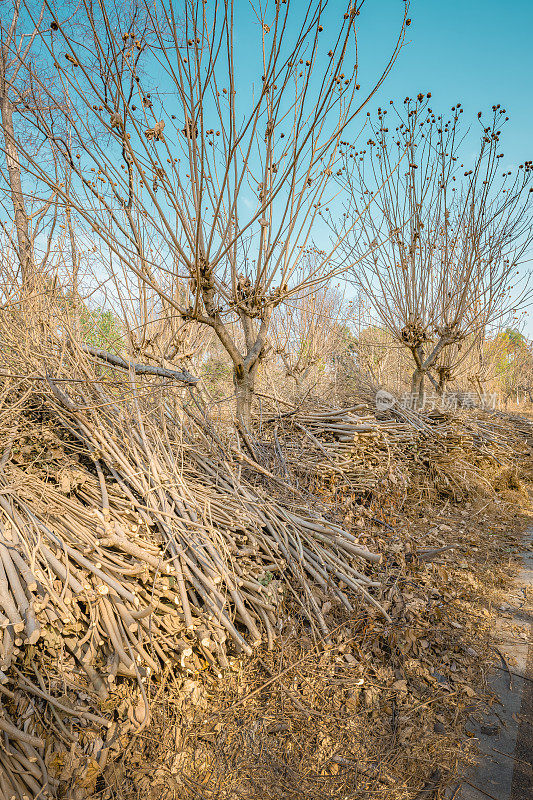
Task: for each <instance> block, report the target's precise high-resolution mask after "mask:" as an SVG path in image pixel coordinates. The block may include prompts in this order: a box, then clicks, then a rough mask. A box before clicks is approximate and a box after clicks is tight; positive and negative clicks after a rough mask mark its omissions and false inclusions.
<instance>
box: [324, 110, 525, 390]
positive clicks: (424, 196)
mask: <svg viewBox="0 0 533 800" xmlns="http://www.w3.org/2000/svg"><path fill="white" fill-rule="evenodd" d="M430 97H431V95H430V94H428V95H427V97H426V96H425V95H422V94H420V95H418V97H417V98H416V99H415V100H414V101H412V100H410V99H409V98H406V100H405V101H404V111H403V112H400V111H398V110H397V108H396V107H395V106H394V105H393V104H392V103H391V106H390V107H389V108H380V109H378V112H377V116H376V118H375V119H374V118H369V129H368V130H369V134H370V135H369V138H368V140H367V143H366V147H365V148H364V149H363V150H360V149H358V148H357V146H356V145H349V144H347V145H346V146H345V147H344V148H343V159H344V166H345V170H344V171H343V172H342V173H341V175H340V176H339V177H338V178H337V180H338V181H339V183H340V184H341V186H342V189H343V191H344V193H345V211H344V215H343V219H342V221H341V222H340V223H338V222H337V221H336V220H334V219H332V218H331V215H330V216H329V218H328V220H329V224H330V226H331V228H332V230H333V231H334V238H335V239H336V240H337V239H338V238H343V244H342V249H343V262H344V263H345V264H353V265H355V266H354V267H353V269H352V272H351V274H352V278H353V280H354V282H355V284H356V286H357V289H358V291H359V292H360V293H361V294H362V296H363V297H365V298H366V300H367V302H368V303H369V305H370V307H371V308H372V310H373V313H374V314H375V316H376V317H377V318H378V320H379V322H380V324H381V325H382V326H383V327H384V328H385V329H386V330H388V331H389V332H390V333H391V334H392V336H393V337H394V340H395V341H396V342H397V343H398V344H399V345H401V346H402V347H404V348H405V349H406V352H407V353H409V354H410V356H411V363H412V366H413V374H412V392H413V396H414V398H418V400H417V402H420V403H422V402H423V395H424V382H425V379H426V378H428V379H429V380H430V381H431V383H432V384H433V386H434V387H435V388H436V389H437V390H438V391H439V392H442V391H443V390H444V387H445V385H446V383H447V381H449V380H451V379H452V378H453V374H454V370H455V369H456V367H457V365H458V364H459V362H460V361H461V359H463V358H464V357H465V355H466V354H467V352H468V351H469V349H470V348H472V347H473V346H475V344H476V342H478V341H480V339H482V338H483V336H484V333H485V331H486V330H487V328H488V326H490V325H494V324H496V323H498V322H499V321H503V320H505V319H506V318H508V317H509V316H512V315H513V313H514V312H515V310H516V309H517V308H518V307H519V306H520V305H521V304H523V303H524V302H525V301H526V299H527V298H528V297H529V287H528V280H527V275H526V274H525V273H522V275H521V276H520V270H519V267H520V265H521V264H522V263H523V262H524V261H525V259H526V256H527V253H528V250H529V247H530V245H531V241H532V238H533V228H532V225H531V222H532V219H531V210H532V205H531V202H530V201H531V195H530V192H531V191H533V189H531V188H530V185H531V178H532V175H533V164H532V162H531V161H526V162H525V163H524V164H520V166H519V167H518V168H517V169H514V170H513V169H509V168H508V167H507V166H506V165H505V166H504V163H505V161H504V155H503V153H502V152H501V143H500V139H501V129H502V127H503V125H504V124H505V122H507V120H508V117H507V116H506V112H505V110H504V109H502V108H500V106H499V105H496V106H493V108H492V113H491V115H490V119H489V120H488V121H484V118H483V115H482V114H481V113H479V114H478V121H479V125H480V129H479V134H480V135H479V138H478V139H477V141H474V142H473V134H472V132H471V131H462V129H461V121H462V116H461V115H462V111H463V109H462V108H461V104H457V106H454V107H453V108H452V110H451V116H450V117H449V118H448V119H445V118H444V117H442V116H440V115H438V114H436V113H435V112H434V111H432V109H431V108H429V102H430V101H429V98H430ZM471 148H473V151H474V155H473V156H470V155H469V151H470V149H471ZM389 176H390V177H389ZM385 177H388V180H386V181H385V180H384V178H385ZM376 192H377V196H376V200H375V202H374V203H373V205H372V208H371V210H370V212H369V213H368V214H366V215H364V217H363V218H362V219H361V224H360V226H359V227H358V228H354V227H353V224H352V222H353V220H354V219H355V218H356V217H357V218H359V210H360V209H361V208H362V207H363V206H365V204H366V202H367V198H368V197H369V196H372V195H374V194H375V193H376Z"/></svg>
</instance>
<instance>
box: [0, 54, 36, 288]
mask: <svg viewBox="0 0 533 800" xmlns="http://www.w3.org/2000/svg"><path fill="white" fill-rule="evenodd" d="M7 92H8V83H7V79H6V76H5V53H1V54H0V118H1V121H2V131H3V134H4V141H5V154H6V165H7V172H8V178H9V188H10V190H11V200H12V203H13V210H14V214H15V228H16V231H17V245H18V257H19V263H20V269H21V279H22V288H23V290H25V291H26V292H31V291H33V290H34V289H35V277H36V276H35V265H34V261H33V248H32V242H31V237H30V229H29V221H28V215H27V213H26V207H25V204H24V194H23V192H22V179H21V168H20V160H19V154H18V150H17V146H16V139H15V128H14V125H13V104H12V102H11V100H10V99H9V97H8V93H7Z"/></svg>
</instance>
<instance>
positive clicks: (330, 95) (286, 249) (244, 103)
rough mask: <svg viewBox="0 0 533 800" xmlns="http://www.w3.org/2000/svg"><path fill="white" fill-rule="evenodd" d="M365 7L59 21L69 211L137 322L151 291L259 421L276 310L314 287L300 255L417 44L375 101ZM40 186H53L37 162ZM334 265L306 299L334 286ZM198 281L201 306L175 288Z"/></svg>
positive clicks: (191, 3)
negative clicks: (130, 289) (125, 290)
mask: <svg viewBox="0 0 533 800" xmlns="http://www.w3.org/2000/svg"><path fill="white" fill-rule="evenodd" d="M362 5H363V4H362V3H361V4H359V5H357V4H349V5H347V6H345V10H341V8H338V9H337V8H335V9H330V8H329V4H328V2H327V0H312V2H310V3H308V4H306V5H305V6H304V7H303V8H302V6H300V5H298V4H296V3H294V2H291V0H288V1H287V2H279V1H276V2H268V3H265V4H253V3H252V4H239V6H238V8H236V7H235V6H234V3H233V2H230V0H227V1H226V2H223V3H210V4H207V3H206V2H202V1H201V0H186V2H184V3H183V4H181V3H180V4H179V8H178V7H176V6H175V5H174V4H173V3H172V0H157V2H155V3H148V2H143V0H141V2H139V3H137V4H136V6H135V8H134V10H133V11H131V10H130V12H129V13H126V12H124V13H122V14H121V15H120V17H119V16H118V15H115V16H114V14H113V12H114V8H113V6H112V4H111V3H106V2H104V1H103V0H99V2H92V0H83V2H82V3H81V4H80V8H79V10H78V12H76V14H75V15H74V17H73V18H72V19H69V20H63V18H62V13H61V7H58V9H57V12H54V11H53V9H52V6H51V5H50V6H48V11H49V14H50V18H49V19H48V20H46V24H47V25H49V26H50V28H49V29H47V30H46V31H45V32H43V35H42V40H41V41H42V44H44V45H45V46H46V49H47V51H48V54H49V57H50V60H51V62H52V63H53V66H54V69H55V71H56V74H57V77H58V80H59V81H60V82H61V85H62V88H63V93H64V96H65V98H68V103H69V110H68V112H66V117H67V122H68V130H69V137H68V138H67V136H66V135H65V134H64V125H61V124H59V123H58V115H57V114H55V115H52V116H50V115H47V114H46V113H37V114H34V115H33V116H34V121H35V124H36V126H37V128H38V129H39V131H40V133H41V135H42V136H44V137H45V138H46V139H47V140H49V141H52V142H53V143H54V146H55V147H56V148H57V150H58V151H59V152H60V153H61V155H62V157H63V158H64V159H65V160H66V162H67V163H68V164H69V167H70V169H71V170H72V172H73V175H74V181H73V189H72V191H71V193H70V195H69V198H68V201H69V204H70V205H71V206H72V208H73V209H75V211H76V213H77V214H78V215H79V216H80V217H81V218H82V219H83V220H85V222H86V223H88V224H89V225H90V226H91V229H92V235H93V236H94V237H100V238H101V239H102V240H103V241H104V242H105V245H106V246H107V247H108V248H109V249H110V251H111V253H112V254H113V256H114V258H115V259H116V260H117V261H118V262H119V263H121V264H122V265H124V267H125V268H126V269H127V271H128V272H129V273H130V274H132V275H135V276H136V278H137V280H138V281H139V293H140V298H139V309H140V312H143V309H144V313H145V315H146V314H147V313H148V310H147V306H148V305H150V303H153V298H152V299H151V298H150V292H152V293H153V294H155V295H156V296H157V297H158V302H160V301H164V302H166V303H168V304H169V305H170V306H172V307H173V308H174V309H175V310H176V312H177V313H179V314H180V315H181V316H182V317H183V318H184V319H189V320H197V321H199V322H200V323H205V324H206V325H208V326H210V327H211V328H212V329H213V330H214V331H215V333H216V335H217V336H218V338H219V339H220V341H221V342H222V344H223V346H224V347H225V349H226V351H227V353H228V354H229V356H230V358H231V360H232V362H233V367H234V373H235V378H234V380H235V388H236V393H237V400H238V406H239V401H240V406H239V407H238V413H239V414H241V413H244V412H245V409H246V414H245V415H246V417H247V418H248V417H249V407H250V404H251V396H252V392H253V381H254V375H255V371H256V370H257V365H258V362H259V359H260V358H261V355H262V353H263V351H264V346H265V341H266V335H267V331H268V327H269V324H270V318H271V314H272V310H273V308H274V307H275V306H276V305H277V304H278V303H279V302H280V300H281V299H282V298H283V297H284V296H287V294H289V293H291V292H297V291H298V290H299V288H301V287H299V286H298V285H297V282H296V281H295V280H294V277H295V273H296V270H297V269H298V267H299V264H300V260H301V256H302V253H303V252H304V251H305V249H306V248H307V247H308V246H309V244H310V242H311V235H312V230H313V226H314V223H315V221H316V219H317V215H318V214H319V211H320V209H321V207H322V206H323V205H324V202H325V201H327V200H329V199H331V197H332V196H333V195H334V194H335V193H336V192H337V191H338V189H337V187H336V186H335V184H334V180H333V179H332V175H333V174H334V171H335V169H336V168H337V166H338V160H339V157H340V151H339V141H340V137H341V136H342V133H343V131H344V130H345V129H346V127H347V126H348V125H349V123H350V122H351V121H352V120H353V119H354V117H355V116H356V115H357V114H358V113H359V112H360V111H361V109H362V108H363V107H364V106H365V104H366V102H367V101H368V99H369V97H370V96H372V95H373V93H374V92H375V90H376V89H377V88H378V86H379V85H380V84H381V82H382V81H383V79H384V77H385V76H386V74H387V73H388V71H389V70H390V68H391V66H392V64H393V62H394V60H395V58H396V55H397V53H398V50H399V48H400V47H401V44H402V41H403V35H404V25H403V24H402V26H401V30H400V34H399V37H398V40H397V43H396V46H395V48H394V50H393V52H392V54H391V57H390V60H389V62H388V63H387V64H386V65H385V67H384V70H383V72H382V74H381V75H380V76H379V77H378V78H377V80H376V81H375V82H374V83H373V84H371V85H372V88H371V89H370V91H369V92H366V93H365V95H364V96H362V97H361V98H360V96H359V83H358V81H359V60H358V47H357V42H358V38H357V37H358V17H359V14H360V12H361V8H362ZM326 10H327V14H326ZM404 10H405V12H407V4H406V6H405V7H404ZM331 14H333V20H334V22H333V24H330V26H329V28H328V25H327V24H326V22H325V19H326V18H327V19H328V20H329V21H330V20H331ZM404 22H405V17H404ZM242 37H246V40H247V42H251V43H252V46H253V44H254V43H255V44H256V47H255V49H254V50H252V52H254V53H256V54H257V55H256V58H255V60H254V61H253V63H251V64H250V65H247V64H243V63H242V60H240V59H239V42H240V41H242ZM45 91H46V87H45V86H39V92H41V93H42V92H45ZM34 107H36V106H35V105H34ZM33 170H34V172H35V174H36V175H37V176H38V177H39V178H40V179H41V180H43V181H44V182H47V181H48V182H50V181H49V177H48V175H47V174H46V172H45V171H43V170H42V168H41V166H40V164H39V162H38V161H37V160H35V161H34V163H33ZM54 189H55V190H56V191H57V192H58V194H59V195H60V197H62V199H63V200H66V198H65V196H64V195H65V192H64V189H63V188H62V187H61V185H57V184H56V183H54ZM337 244H338V243H336V244H335V245H334V247H333V249H335V247H336V245H337ZM330 255H331V253H328V254H325V256H324V260H323V262H321V263H319V264H317V267H316V271H312V272H311V273H309V274H307V275H306V276H305V283H306V285H313V284H314V283H320V282H323V281H324V280H325V279H327V277H328V276H329V273H328V271H327V270H324V264H325V263H327V262H328V260H329V257H330ZM184 282H185V283H186V288H187V290H188V294H189V295H191V296H192V299H191V302H190V303H189V304H185V303H183V302H180V299H179V297H180V296H183V293H181V294H180V292H181V290H180V291H177V289H176V286H177V284H180V285H181V284H183V283H184ZM234 321H238V322H239V324H240V326H241V328H242V331H243V334H244V341H245V346H244V349H243V348H242V347H240V346H239V344H238V342H237V341H236V340H235V338H234V337H232V335H231V331H230V327H229V326H228V323H230V322H231V323H233V322H234ZM139 346H140V347H142V341H141V342H140V343H139ZM246 423H248V419H247V420H246Z"/></svg>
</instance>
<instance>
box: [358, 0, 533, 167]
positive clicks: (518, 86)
mask: <svg viewBox="0 0 533 800" xmlns="http://www.w3.org/2000/svg"><path fill="white" fill-rule="evenodd" d="M402 5H403V3H402V2H401V0H377V2H376V1H375V0H370V2H368V0H367V2H366V3H365V5H364V7H363V12H362V14H361V17H360V20H361V48H362V62H363V63H362V66H363V69H364V61H363V59H365V60H366V59H368V63H369V64H371V63H372V60H373V59H374V58H375V55H378V57H379V55H381V59H382V58H383V55H384V48H383V46H382V44H381V43H380V44H377V45H376V44H374V42H373V41H372V40H374V39H375V38H376V37H379V38H380V39H381V38H382V37H381V35H380V32H383V33H384V36H383V39H385V38H386V37H387V33H388V41H389V43H390V41H391V39H392V35H393V33H394V30H395V24H397V23H396V20H397V18H398V15H399V12H400V13H401V7H402ZM409 16H410V18H411V20H412V23H411V25H410V27H409V29H408V37H407V42H406V46H405V47H404V49H403V51H402V52H401V53H400V56H399V59H398V61H397V63H396V65H395V67H394V69H393V71H392V73H391V75H390V76H389V78H388V79H387V82H386V84H385V86H384V87H383V89H382V91H381V94H380V99H381V101H383V100H388V99H399V98H402V97H404V96H405V95H408V94H411V95H412V94H414V93H416V92H417V91H419V90H420V91H431V92H432V94H433V105H434V107H435V108H437V107H438V108H446V107H449V106H451V105H453V104H454V103H456V102H458V101H459V102H461V103H462V104H463V106H464V109H465V118H469V117H473V116H474V115H475V113H476V112H477V111H481V110H485V109H490V107H491V106H492V104H493V103H501V104H502V106H505V108H506V109H507V110H508V111H509V112H510V114H509V116H510V121H509V123H508V126H507V129H506V132H505V137H504V139H503V145H504V146H503V150H504V152H505V153H506V155H507V157H508V159H509V160H510V161H512V162H514V163H520V162H521V161H523V160H524V159H526V158H532V157H533V143H532V137H531V123H532V108H533V85H532V82H531V77H532V74H533V47H532V44H531V33H532V30H533V3H532V2H531V0H512V2H506V3H502V2H501V0H499V2H498V1H497V0H446V2H444V0H413V2H412V3H411V8H410V12H409ZM365 34H366V35H365ZM369 40H370V41H369ZM389 46H390V45H389ZM377 66H378V63H376V66H375V67H374V69H376V67H377ZM465 121H466V119H465Z"/></svg>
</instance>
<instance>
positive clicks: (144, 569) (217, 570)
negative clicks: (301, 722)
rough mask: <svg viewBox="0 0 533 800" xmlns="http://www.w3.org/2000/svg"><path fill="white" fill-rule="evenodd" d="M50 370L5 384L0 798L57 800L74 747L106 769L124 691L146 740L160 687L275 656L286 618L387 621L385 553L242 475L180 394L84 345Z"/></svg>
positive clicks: (320, 635)
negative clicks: (368, 611) (63, 764)
mask: <svg viewBox="0 0 533 800" xmlns="http://www.w3.org/2000/svg"><path fill="white" fill-rule="evenodd" d="M31 366H32V365H31V364H29V365H25V367H26V370H27V373H28V375H31V372H32V370H31ZM11 369H12V370H14V367H12V368H11ZM20 370H21V365H20V364H19V365H18V367H17V371H18V372H20ZM50 373H51V370H50V360H48V377H47V379H46V381H43V380H41V378H40V377H39V379H35V380H31V378H28V379H24V378H21V379H17V380H15V381H14V380H13V379H10V378H7V377H6V378H4V385H3V387H2V388H3V392H2V407H1V408H0V415H1V417H0V419H1V420H2V429H1V434H2V443H1V445H0V730H1V731H2V733H3V736H2V740H1V743H0V767H1V770H0V772H1V778H0V798H1V799H2V800H4V798H11V797H15V798H17V799H18V798H24V797H36V796H39V797H53V796H55V795H56V794H57V792H58V791H59V787H60V780H59V778H58V774H57V770H55V771H54V769H53V768H51V766H50V765H53V764H54V763H56V762H57V758H59V756H60V755H61V754H62V753H64V751H65V748H67V749H68V748H69V747H72V748H74V749H75V750H77V751H78V752H80V753H82V754H83V757H84V758H86V759H89V760H90V759H93V760H94V759H95V758H96V760H97V762H98V763H99V759H102V758H104V759H105V753H106V746H105V742H106V741H107V738H108V737H109V735H111V734H110V732H113V731H115V723H114V721H113V710H114V707H115V706H116V700H113V698H116V692H119V693H120V691H121V687H122V686H123V685H124V681H125V682H126V685H128V682H129V685H131V686H132V687H136V688H134V689H132V690H131V693H130V695H129V696H128V698H127V705H128V714H127V716H128V720H129V724H130V727H131V728H132V729H134V730H141V729H142V728H143V727H145V725H146V724H148V721H149V719H150V710H149V705H148V701H147V696H146V691H145V684H146V682H147V681H148V680H152V679H153V678H154V677H157V676H158V675H160V674H162V673H163V672H164V671H166V670H181V671H185V672H190V673H194V672H199V671H203V670H206V669H207V670H211V671H212V672H213V673H215V674H216V675H220V674H221V672H222V671H223V670H224V669H227V668H228V667H229V666H230V665H231V664H232V663H233V661H234V660H235V659H236V658H238V657H240V656H243V655H251V654H252V652H253V649H254V648H255V647H257V646H259V645H260V644H264V645H265V646H266V647H268V648H272V647H273V645H274V641H275V639H276V637H277V635H278V632H279V625H280V621H281V620H282V617H283V613H284V612H283V609H286V608H288V607H291V608H292V609H293V612H292V613H295V612H296V613H298V614H299V615H300V616H301V618H302V619H304V620H306V622H307V625H308V628H309V631H310V632H311V633H312V635H314V636H315V637H316V638H317V639H323V640H326V641H327V639H328V637H329V635H330V624H328V622H327V621H326V618H325V615H324V614H323V612H322V606H323V604H324V602H325V601H333V602H337V603H338V604H340V605H341V606H342V607H344V608H345V609H346V610H347V611H349V612H352V611H353V610H354V608H355V605H356V604H357V603H358V602H359V601H361V600H362V601H363V602H365V603H368V604H370V605H372V606H374V607H375V608H376V609H377V610H378V612H379V613H381V614H382V615H383V616H384V618H386V619H388V614H387V612H386V611H384V610H383V609H382V608H381V606H380V604H379V602H378V600H377V599H376V597H374V594H373V593H374V592H375V590H376V589H379V582H378V581H376V580H375V578H374V577H373V576H372V569H373V567H374V566H375V564H377V563H378V562H379V561H380V559H381V556H380V555H379V554H376V553H372V552H369V550H368V549H367V548H366V547H363V546H361V545H360V544H359V543H358V541H357V538H356V537H355V536H354V535H353V534H351V533H350V532H349V531H347V530H344V529H343V528H342V527H340V526H339V525H336V524H334V523H332V522H331V521H329V520H327V519H325V518H324V517H322V516H320V515H319V514H316V513H314V512H312V511H310V510H309V509H308V508H307V507H305V506H303V507H302V506H301V505H300V506H299V505H298V504H297V503H295V502H292V503H288V502H278V501H276V500H275V499H273V498H272V496H271V495H270V496H269V495H268V494H267V492H266V491H265V490H264V489H261V487H260V486H259V485H254V482H253V481H252V482H250V480H248V479H245V477H244V475H243V474H242V467H241V462H240V461H239V460H237V459H235V458H233V457H232V451H231V449H228V448H227V447H225V446H224V445H223V443H222V442H221V441H220V439H218V437H217V436H216V434H213V435H212V436H211V435H210V433H209V424H208V423H207V422H206V421H205V420H204V421H202V418H201V416H198V414H194V413H193V412H190V411H189V412H188V411H187V403H184V398H183V392H184V391H186V390H181V389H175V388H174V389H169V387H168V386H162V385H161V381H160V379H156V378H151V379H150V380H151V381H152V383H151V384H147V383H146V380H145V382H144V383H143V384H140V382H139V380H138V379H137V378H136V376H135V375H134V374H133V373H132V372H130V374H129V375H127V377H126V380H125V381H124V382H123V385H122V386H120V387H118V386H117V382H116V377H117V376H116V373H111V371H110V368H109V366H108V365H106V366H105V368H103V367H102V366H100V365H99V364H98V363H97V362H96V361H95V360H94V359H91V357H90V356H89V355H87V354H85V353H82V352H81V351H80V350H75V349H73V351H72V353H63V358H62V363H61V364H60V363H56V364H55V370H54V377H53V378H52V377H50ZM157 381H159V382H157ZM147 390H148V391H147ZM185 399H187V395H186V396H185ZM188 403H189V405H191V401H188ZM259 469H260V467H258V470H259ZM248 472H249V473H251V474H252V475H253V469H252V468H251V467H250V466H249V465H248ZM259 475H260V477H262V475H261V473H259ZM256 477H257V475H256ZM256 483H257V484H259V481H256ZM65 681H66V683H65ZM123 699H124V698H123ZM91 731H93V732H92V733H90V732H91ZM94 731H97V732H98V733H95V732H94ZM106 732H107V733H106ZM89 734H90V735H89ZM115 735H116V732H115ZM95 743H96V744H95ZM61 757H63V756H62V755H61ZM54 759H55V760H54ZM87 763H88V762H86V763H85V768H88V767H87ZM82 796H83V795H82Z"/></svg>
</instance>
